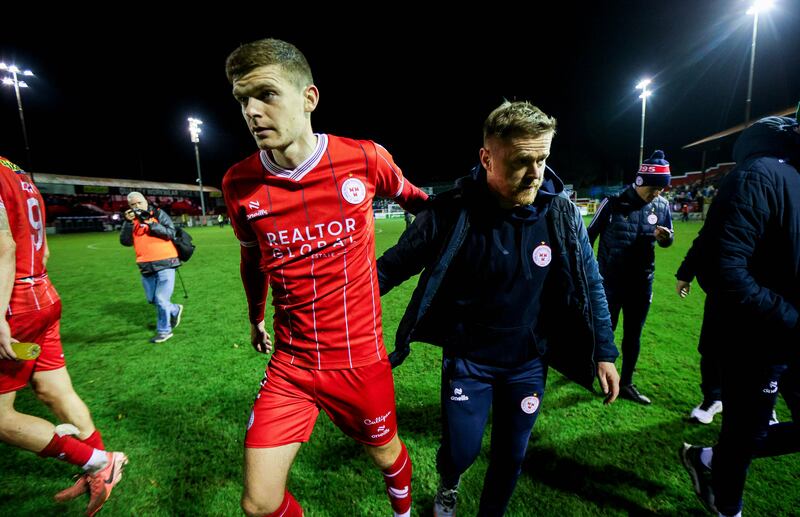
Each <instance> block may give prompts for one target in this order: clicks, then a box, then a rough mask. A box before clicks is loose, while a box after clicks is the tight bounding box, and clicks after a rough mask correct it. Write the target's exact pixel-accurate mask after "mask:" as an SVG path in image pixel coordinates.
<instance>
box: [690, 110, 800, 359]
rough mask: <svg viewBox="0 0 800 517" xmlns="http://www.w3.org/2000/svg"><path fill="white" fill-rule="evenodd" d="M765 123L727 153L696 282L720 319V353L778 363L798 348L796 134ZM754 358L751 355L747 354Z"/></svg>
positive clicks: (788, 126) (784, 124) (789, 125)
mask: <svg viewBox="0 0 800 517" xmlns="http://www.w3.org/2000/svg"><path fill="white" fill-rule="evenodd" d="M796 126H797V121H796V120H795V119H793V118H788V117H767V118H764V119H761V120H759V121H758V122H756V123H755V124H753V125H752V126H750V127H749V128H748V129H746V130H745V131H744V132H743V133H742V135H741V136H740V137H739V140H737V142H736V145H735V146H734V159H735V160H736V163H737V166H736V168H735V169H734V170H733V171H731V172H730V174H728V176H726V177H725V179H724V180H723V181H722V183H721V185H720V188H719V193H718V195H717V197H716V198H715V200H714V202H713V203H712V204H711V208H710V209H709V212H708V217H707V219H706V223H705V226H704V227H703V230H702V232H701V235H700V239H701V241H702V242H701V244H702V250H703V252H702V255H701V257H700V258H699V260H698V262H699V264H698V270H697V278H698V281H699V282H700V285H701V287H703V290H705V291H706V293H707V294H708V297H709V300H708V304H709V305H710V306H711V308H712V310H713V311H714V312H715V313H717V314H721V315H725V321H727V322H728V323H727V324H726V325H725V326H724V328H723V329H721V331H722V332H723V333H724V334H725V335H724V336H723V338H722V339H720V340H719V341H718V345H717V346H719V347H725V348H726V350H736V351H738V352H743V353H745V354H746V356H748V357H750V356H757V357H759V358H765V359H767V360H769V361H772V362H774V361H779V362H784V361H785V360H786V359H787V354H791V355H794V354H797V351H798V345H800V328H798V308H800V173H798V164H800V135H798V134H797V133H796V132H795V131H794V128H795V127H796ZM754 351H757V352H758V353H754Z"/></svg>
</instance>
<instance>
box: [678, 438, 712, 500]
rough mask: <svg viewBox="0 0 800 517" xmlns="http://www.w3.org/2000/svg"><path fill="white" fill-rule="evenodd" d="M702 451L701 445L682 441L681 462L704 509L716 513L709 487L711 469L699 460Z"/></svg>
mask: <svg viewBox="0 0 800 517" xmlns="http://www.w3.org/2000/svg"><path fill="white" fill-rule="evenodd" d="M702 452H703V448H702V447H698V446H697V445H691V444H688V443H684V444H683V447H681V450H680V455H681V463H683V466H684V467H685V468H686V472H688V473H689V477H690V478H691V479H692V487H693V488H694V493H695V494H697V497H698V498H699V499H700V502H701V503H703V506H704V507H705V508H706V510H708V511H709V512H712V513H714V514H716V513H718V512H717V507H716V506H715V505H714V489H713V488H712V487H711V469H710V468H708V467H706V466H705V465H704V464H703V462H702V461H701V460H700V453H702Z"/></svg>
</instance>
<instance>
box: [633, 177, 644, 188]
mask: <svg viewBox="0 0 800 517" xmlns="http://www.w3.org/2000/svg"><path fill="white" fill-rule="evenodd" d="M634 183H636V186H637V187H641V186H642V183H644V180H643V179H642V177H641V176H636V181H634Z"/></svg>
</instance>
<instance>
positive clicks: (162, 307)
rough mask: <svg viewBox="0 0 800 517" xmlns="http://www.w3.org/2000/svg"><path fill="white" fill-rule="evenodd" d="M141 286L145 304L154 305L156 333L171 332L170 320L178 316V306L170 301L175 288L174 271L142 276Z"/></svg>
mask: <svg viewBox="0 0 800 517" xmlns="http://www.w3.org/2000/svg"><path fill="white" fill-rule="evenodd" d="M142 285H143V286H144V295H145V296H146V297H147V302H148V303H152V304H155V306H156V314H157V315H158V325H157V326H156V332H158V333H159V334H166V333H167V332H170V331H171V330H172V325H170V318H172V316H177V315H178V306H177V305H175V304H174V303H172V301H170V298H172V290H173V289H174V288H175V269H174V268H169V269H162V270H161V271H159V272H157V273H153V274H152V275H142Z"/></svg>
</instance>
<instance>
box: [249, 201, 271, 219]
mask: <svg viewBox="0 0 800 517" xmlns="http://www.w3.org/2000/svg"><path fill="white" fill-rule="evenodd" d="M250 204H251V205H252V203H250ZM268 215H269V212H267V211H266V210H264V209H263V208H262V209H261V210H258V211H256V212H250V213H249V214H247V216H246V217H247V220H248V221H252V220H253V219H260V218H261V217H267V216H268Z"/></svg>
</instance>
